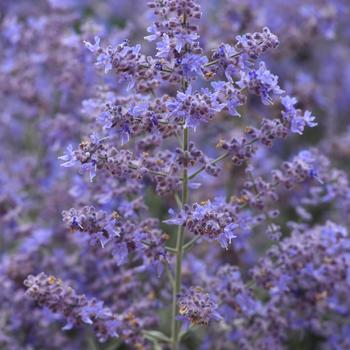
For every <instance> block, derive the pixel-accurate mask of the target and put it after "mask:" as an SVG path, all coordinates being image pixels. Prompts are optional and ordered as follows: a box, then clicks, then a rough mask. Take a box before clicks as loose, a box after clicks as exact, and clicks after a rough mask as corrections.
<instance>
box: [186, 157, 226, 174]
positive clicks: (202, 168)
mask: <svg viewBox="0 0 350 350" xmlns="http://www.w3.org/2000/svg"><path fill="white" fill-rule="evenodd" d="M228 156H229V154H228V153H224V154H222V155H221V156H220V157H218V158H216V159H214V160H212V161H211V162H210V164H216V163H217V162H220V160H223V159H225V158H226V157H228ZM205 168H206V166H205V165H203V166H202V167H201V168H199V169H198V170H197V171H195V172H194V173H193V174H191V175H190V176H189V177H188V179H189V180H192V179H193V178H195V177H196V176H197V175H198V174H200V173H201V172H202V171H203V170H205Z"/></svg>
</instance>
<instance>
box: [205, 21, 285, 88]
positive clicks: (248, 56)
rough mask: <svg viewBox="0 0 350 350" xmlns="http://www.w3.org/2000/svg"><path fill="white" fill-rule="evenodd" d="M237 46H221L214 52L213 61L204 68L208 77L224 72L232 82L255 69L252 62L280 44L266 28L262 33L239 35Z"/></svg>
mask: <svg viewBox="0 0 350 350" xmlns="http://www.w3.org/2000/svg"><path fill="white" fill-rule="evenodd" d="M236 41H237V42H236V45H235V46H231V45H229V44H221V45H220V46H219V48H218V49H216V50H214V52H213V55H212V57H213V61H212V62H211V63H209V64H208V65H206V66H205V67H204V70H205V73H206V76H207V77H208V78H211V77H212V75H213V73H214V74H215V73H217V72H218V71H220V70H221V69H223V70H224V73H225V77H226V79H227V80H228V81H230V82H232V81H233V80H234V78H237V77H238V76H239V73H240V72H244V71H246V72H247V70H248V69H249V68H253V67H254V64H253V63H252V62H251V60H253V61H254V60H257V59H258V58H259V57H260V56H261V55H262V54H263V53H264V52H265V51H266V50H268V49H269V48H276V47H277V46H278V44H279V41H278V38H277V36H276V35H274V34H272V33H271V32H270V30H269V29H268V28H267V27H266V28H264V29H263V31H262V32H256V33H254V34H250V33H248V34H245V35H243V36H240V35H238V36H237V37H236Z"/></svg>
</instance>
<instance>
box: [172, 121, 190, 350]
mask: <svg viewBox="0 0 350 350" xmlns="http://www.w3.org/2000/svg"><path fill="white" fill-rule="evenodd" d="M183 150H184V151H187V150H188V128H187V127H184V130H183ZM182 179H183V181H182V198H181V202H182V206H184V204H185V203H187V201H188V171H187V166H185V167H184V169H183V173H182ZM184 233H185V227H184V226H183V225H179V228H178V232H177V241H176V267H175V284H174V289H173V309H172V320H171V321H172V322H171V335H172V349H173V350H177V349H178V346H179V330H180V324H179V322H178V321H177V320H176V316H177V313H178V312H177V310H178V308H177V294H178V293H179V292H180V290H181V273H182V257H183V253H184V250H183V246H184Z"/></svg>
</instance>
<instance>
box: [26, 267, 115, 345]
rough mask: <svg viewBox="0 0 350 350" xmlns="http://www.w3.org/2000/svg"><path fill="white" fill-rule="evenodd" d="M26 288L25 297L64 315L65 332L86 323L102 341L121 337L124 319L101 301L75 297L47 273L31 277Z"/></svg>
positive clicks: (66, 287) (60, 281)
mask: <svg viewBox="0 0 350 350" xmlns="http://www.w3.org/2000/svg"><path fill="white" fill-rule="evenodd" d="M24 285H25V286H26V287H27V288H28V289H27V292H26V294H27V295H28V296H29V297H30V298H32V299H34V300H36V301H37V302H38V303H39V305H41V306H46V307H48V308H49V309H50V310H51V311H53V312H56V313H60V314H62V315H64V317H65V318H66V319H67V324H66V326H65V327H64V329H71V328H72V327H73V326H78V325H82V324H84V323H85V324H91V325H92V326H93V327H94V330H95V332H96V334H97V336H98V337H99V338H100V339H101V340H106V339H108V338H110V337H112V338H115V337H117V336H118V333H119V330H120V325H121V319H120V317H119V316H116V315H113V313H112V312H111V311H110V310H109V309H108V308H106V307H104V306H103V303H102V302H101V301H97V300H96V299H88V298H86V296H85V295H79V294H76V292H75V291H74V289H72V288H71V287H70V286H69V285H68V284H67V283H65V282H62V280H60V279H58V278H56V277H54V276H47V275H46V274H44V273H40V274H39V275H37V276H32V275H30V276H28V278H27V279H26V280H25V281H24Z"/></svg>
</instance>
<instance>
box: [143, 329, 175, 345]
mask: <svg viewBox="0 0 350 350" xmlns="http://www.w3.org/2000/svg"><path fill="white" fill-rule="evenodd" d="M143 334H144V336H145V338H147V339H150V340H156V341H162V342H166V343H171V339H170V338H169V337H168V336H166V335H165V334H164V333H162V332H160V331H143Z"/></svg>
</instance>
